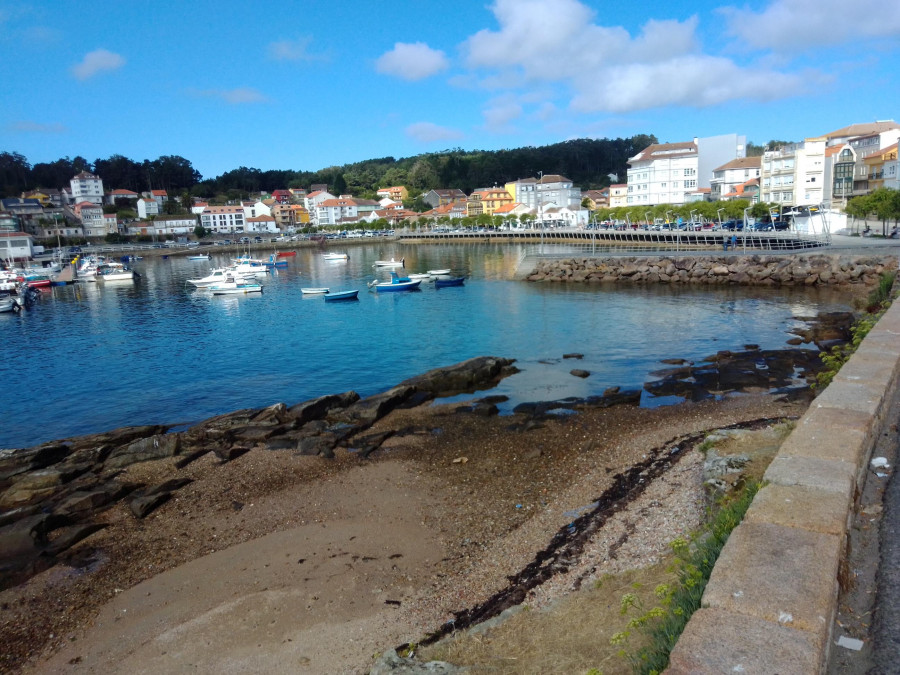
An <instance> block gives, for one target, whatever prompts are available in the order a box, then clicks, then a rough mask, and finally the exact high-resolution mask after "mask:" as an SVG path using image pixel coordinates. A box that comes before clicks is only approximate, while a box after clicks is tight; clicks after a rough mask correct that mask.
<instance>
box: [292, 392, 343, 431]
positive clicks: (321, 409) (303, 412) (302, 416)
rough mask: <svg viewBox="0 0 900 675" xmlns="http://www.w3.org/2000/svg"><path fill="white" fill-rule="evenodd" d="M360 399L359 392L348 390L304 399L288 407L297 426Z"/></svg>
mask: <svg viewBox="0 0 900 675" xmlns="http://www.w3.org/2000/svg"><path fill="white" fill-rule="evenodd" d="M358 400H359V394H357V393H356V392H355V391H347V392H344V393H343V394H329V395H327V396H319V398H314V399H311V400H309V401H303V402H302V403H298V404H297V405H293V406H291V407H290V408H288V410H287V412H288V415H290V416H291V417H292V418H294V420H296V422H295V424H296V425H297V426H303V425H304V424H306V423H307V422H312V421H313V420H320V419H322V418H324V417H325V416H327V415H328V412H329V411H331V410H334V409H336V408H346V407H348V406H350V405H353V404H354V403H356V402H357V401H358Z"/></svg>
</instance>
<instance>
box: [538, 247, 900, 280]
mask: <svg viewBox="0 0 900 675" xmlns="http://www.w3.org/2000/svg"><path fill="white" fill-rule="evenodd" d="M895 269H897V257H896V256H893V255H882V256H849V255H825V254H813V255H722V256H696V255H694V256H659V257H624V258H595V257H576V258H561V259H554V260H544V261H541V262H539V263H538V264H537V265H536V266H535V269H534V270H533V271H532V272H531V273H530V274H529V275H527V276H526V277H525V278H526V280H528V281H545V282H576V283H632V284H637V283H646V284H655V283H667V284H711V285H726V284H735V285H741V286H843V285H849V284H865V285H873V284H875V283H876V282H877V281H878V277H879V275H880V274H881V273H882V272H884V271H886V270H888V271H889V270H895Z"/></svg>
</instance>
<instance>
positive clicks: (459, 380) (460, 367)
mask: <svg viewBox="0 0 900 675" xmlns="http://www.w3.org/2000/svg"><path fill="white" fill-rule="evenodd" d="M513 363H515V359H504V358H499V357H496V356H477V357H475V358H473V359H468V360H467V361H463V362H461V363H457V364H455V365H452V366H447V367H444V368H435V369H434V370H429V371H428V372H427V373H423V374H421V375H417V376H416V377H412V378H410V379H408V380H404V381H403V382H401V383H400V386H407V387H415V388H416V389H417V390H419V391H427V392H430V393H431V394H433V395H434V396H438V397H440V396H454V395H456V394H464V393H472V392H474V391H478V390H479V389H490V388H492V387H494V386H495V385H496V384H497V382H499V381H500V380H502V379H503V378H504V377H506V376H507V375H512V374H513V373H515V372H517V369H516V368H514V367H513V365H512V364H513Z"/></svg>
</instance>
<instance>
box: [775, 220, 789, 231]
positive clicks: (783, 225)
mask: <svg viewBox="0 0 900 675" xmlns="http://www.w3.org/2000/svg"><path fill="white" fill-rule="evenodd" d="M772 225H774V226H775V229H776V230H778V231H781V230H787V229H789V228H790V226H791V224H790V222H789V221H787V220H776V221H775V222H774V223H772Z"/></svg>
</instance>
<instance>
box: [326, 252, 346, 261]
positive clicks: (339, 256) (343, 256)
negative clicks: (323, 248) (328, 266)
mask: <svg viewBox="0 0 900 675" xmlns="http://www.w3.org/2000/svg"><path fill="white" fill-rule="evenodd" d="M349 258H350V256H349V255H347V254H346V253H323V254H322V259H323V260H348V259H349Z"/></svg>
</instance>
